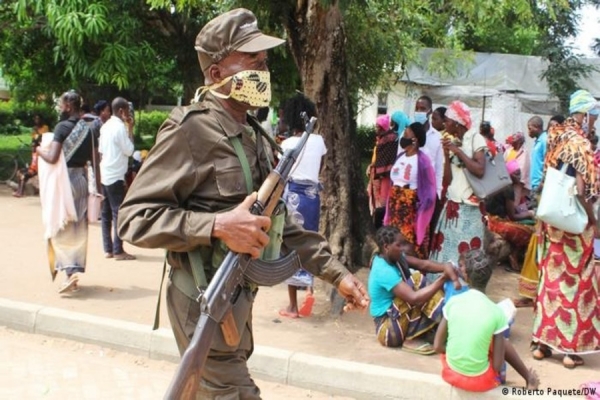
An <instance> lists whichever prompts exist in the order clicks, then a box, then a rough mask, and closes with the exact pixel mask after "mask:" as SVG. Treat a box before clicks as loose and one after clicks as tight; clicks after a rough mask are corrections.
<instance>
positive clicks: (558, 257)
mask: <svg viewBox="0 0 600 400" xmlns="http://www.w3.org/2000/svg"><path fill="white" fill-rule="evenodd" d="M595 105H596V100H595V99H594V98H593V97H592V95H591V94H589V92H587V91H583V90H579V91H577V92H575V93H574V94H573V95H572V96H571V99H570V105H569V111H570V114H571V117H570V118H568V119H567V120H566V121H565V122H564V124H562V125H558V126H556V127H553V128H551V129H550V130H549V132H548V152H547V154H546V165H547V167H552V168H561V167H562V166H563V165H564V164H567V165H568V169H567V173H568V174H569V175H571V176H574V177H575V178H576V180H577V193H578V194H577V197H578V200H579V201H580V202H581V204H582V205H583V207H584V208H585V211H586V213H587V216H588V221H589V224H588V226H587V228H586V229H585V230H584V231H583V233H581V234H579V235H576V234H572V233H569V232H565V231H561V230H560V229H558V228H555V227H553V226H551V225H549V224H546V223H542V224H541V235H540V239H539V245H540V251H541V260H540V263H539V267H540V271H541V277H540V284H539V286H538V292H537V300H536V309H535V314H534V323H533V339H534V341H536V342H538V346H537V348H535V350H534V351H533V357H534V358H535V359H538V360H541V359H543V358H546V357H550V356H551V355H552V350H555V351H557V352H559V353H562V354H564V356H563V365H564V366H565V367H566V368H570V369H571V368H575V367H577V366H579V365H583V364H584V361H583V359H582V358H581V357H580V355H581V354H591V353H598V352H600V329H599V327H600V303H599V302H598V298H599V295H600V292H599V290H598V281H597V279H596V278H595V276H594V260H593V252H594V249H593V240H594V236H595V234H596V233H597V232H595V231H596V217H595V215H594V213H593V210H592V200H593V198H594V196H595V195H596V194H597V189H596V187H595V185H596V172H595V169H594V155H593V153H592V149H591V146H590V142H589V140H588V139H587V138H586V133H585V131H584V130H583V129H582V126H584V124H585V123H586V121H587V119H588V118H587V116H588V112H589V111H590V110H591V109H592V108H593V107H594V106H595Z"/></svg>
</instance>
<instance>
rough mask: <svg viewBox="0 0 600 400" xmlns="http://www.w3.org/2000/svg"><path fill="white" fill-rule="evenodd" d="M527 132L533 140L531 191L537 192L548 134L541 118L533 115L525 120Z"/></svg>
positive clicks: (542, 172) (542, 171) (540, 180)
mask: <svg viewBox="0 0 600 400" xmlns="http://www.w3.org/2000/svg"><path fill="white" fill-rule="evenodd" d="M527 132H528V134H529V137H530V138H532V139H533V140H534V143H533V148H532V150H531V165H530V168H531V170H530V175H531V191H532V192H533V193H537V192H538V189H539V187H540V185H541V183H542V177H543V175H544V158H545V157H546V141H547V137H548V134H547V132H546V131H545V130H544V122H543V121H542V118H540V117H539V116H537V115H535V116H533V117H531V118H530V119H529V121H527Z"/></svg>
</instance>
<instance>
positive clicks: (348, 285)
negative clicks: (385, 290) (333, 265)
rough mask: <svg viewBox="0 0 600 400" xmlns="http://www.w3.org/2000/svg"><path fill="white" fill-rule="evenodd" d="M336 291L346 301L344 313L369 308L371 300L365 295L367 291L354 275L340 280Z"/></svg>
mask: <svg viewBox="0 0 600 400" xmlns="http://www.w3.org/2000/svg"><path fill="white" fill-rule="evenodd" d="M337 290H338V292H339V293H340V295H341V296H342V297H343V298H345V299H346V305H345V306H344V311H351V310H364V309H365V308H367V307H368V306H369V303H370V301H371V300H370V299H369V295H368V294H367V289H366V288H365V285H363V284H362V282H361V281H359V280H358V279H356V277H355V276H354V275H352V274H348V275H346V276H345V277H344V278H343V279H342V280H341V282H340V284H339V286H338V288H337Z"/></svg>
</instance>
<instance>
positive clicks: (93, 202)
mask: <svg viewBox="0 0 600 400" xmlns="http://www.w3.org/2000/svg"><path fill="white" fill-rule="evenodd" d="M90 134H91V135H92V163H90V162H89V161H88V162H87V177H88V209H87V217H88V222H98V220H99V219H100V215H101V213H102V200H104V196H103V195H102V194H100V193H98V188H97V186H96V146H95V144H94V133H93V132H92V131H91V130H90Z"/></svg>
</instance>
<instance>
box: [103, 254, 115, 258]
mask: <svg viewBox="0 0 600 400" xmlns="http://www.w3.org/2000/svg"><path fill="white" fill-rule="evenodd" d="M104 258H113V253H104Z"/></svg>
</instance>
